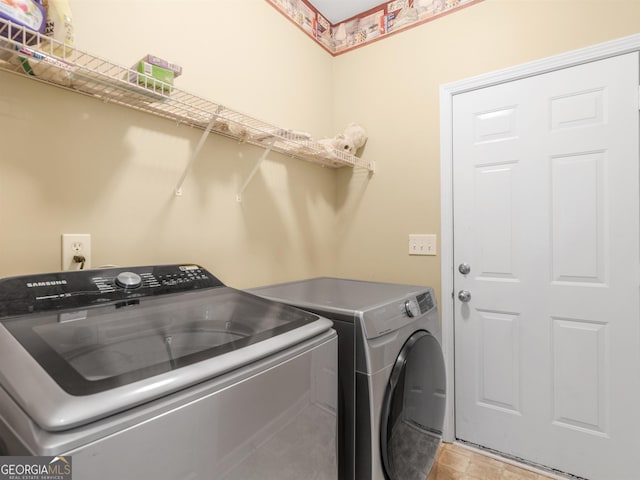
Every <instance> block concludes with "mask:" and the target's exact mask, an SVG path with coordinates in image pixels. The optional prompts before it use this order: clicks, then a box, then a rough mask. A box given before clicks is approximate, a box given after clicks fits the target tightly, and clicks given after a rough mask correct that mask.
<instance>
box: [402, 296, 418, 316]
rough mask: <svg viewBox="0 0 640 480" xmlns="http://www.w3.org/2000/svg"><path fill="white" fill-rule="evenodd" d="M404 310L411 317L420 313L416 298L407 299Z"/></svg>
mask: <svg viewBox="0 0 640 480" xmlns="http://www.w3.org/2000/svg"><path fill="white" fill-rule="evenodd" d="M404 311H405V312H406V313H407V315H408V316H409V317H411V318H413V317H417V316H418V315H420V308H419V307H418V304H417V303H416V302H415V300H407V301H406V302H404Z"/></svg>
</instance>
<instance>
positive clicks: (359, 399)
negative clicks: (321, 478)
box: [251, 277, 446, 480]
mask: <svg viewBox="0 0 640 480" xmlns="http://www.w3.org/2000/svg"><path fill="white" fill-rule="evenodd" d="M251 292H252V293H255V294H256V295H260V296H263V297H265V298H268V299H271V300H275V301H279V302H283V303H286V304H288V305H293V306H296V307H299V308H302V309H304V310H306V311H309V312H313V313H316V314H319V315H322V316H324V317H326V318H329V319H331V320H333V323H334V328H335V330H336V331H337V332H338V378H339V382H338V384H339V389H338V391H339V394H338V399H339V401H338V425H339V426H338V431H339V432H338V471H339V478H340V479H341V480H384V479H386V480H424V479H425V478H426V477H427V475H428V473H429V471H430V470H431V467H432V465H433V462H434V459H435V456H436V453H437V450H438V447H439V445H440V443H441V439H442V425H443V421H444V414H445V403H446V402H445V400H446V393H445V367H444V358H443V354H442V348H441V328H440V321H439V318H438V309H437V306H436V301H435V296H434V293H433V290H432V289H431V288H429V287H421V286H412V285H398V284H391V283H379V282H365V281H358V280H349V279H339V278H326V277H323V278H313V279H309V280H303V281H299V282H291V283H285V284H279V285H272V286H266V287H259V288H255V289H252V290H251Z"/></svg>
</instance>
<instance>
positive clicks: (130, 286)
mask: <svg viewBox="0 0 640 480" xmlns="http://www.w3.org/2000/svg"><path fill="white" fill-rule="evenodd" d="M215 287H224V284H223V283H222V282H221V281H220V280H218V279H217V278H216V277H214V276H213V275H212V274H211V273H209V272H208V271H207V270H205V269H204V268H202V267H201V266H199V265H193V264H184V265H154V266H143V267H122V268H107V269H97V270H73V271H64V272H54V273H42V274H36V275H24V276H19V277H9V278H3V279H0V318H6V317H10V316H15V315H26V314H31V313H38V312H46V311H52V310H62V309H78V308H86V307H91V306H95V305H103V304H106V303H109V302H116V306H118V305H123V306H124V305H130V304H132V303H135V302H136V301H139V299H140V298H141V297H148V296H157V295H166V294H171V293H181V292H187V291H190V290H197V289H202V288H215Z"/></svg>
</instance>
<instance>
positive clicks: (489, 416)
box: [453, 53, 640, 480]
mask: <svg viewBox="0 0 640 480" xmlns="http://www.w3.org/2000/svg"><path fill="white" fill-rule="evenodd" d="M638 66H639V61H638V54H637V53H631V54H627V55H622V56H618V57H613V58H609V59H606V60H601V61H598V62H592V63H589V64H585V65H581V66H578V67H573V68H568V69H563V70H558V71H555V72H551V73H546V74H543V75H538V76H534V77H529V78H525V79H521V80H517V81H513V82H509V83H505V84H501V85H496V86H493V87H488V88H484V89H482V90H476V91H472V92H468V93H464V94H459V95H456V96H454V98H453V190H454V262H455V265H456V269H457V265H458V264H460V263H463V262H464V263H468V264H469V265H470V266H471V272H470V273H469V274H467V275H463V274H460V273H458V272H457V271H456V274H455V291H456V293H457V292H458V291H460V290H467V291H469V292H470V293H471V300H470V301H469V302H468V303H463V302H459V301H456V307H455V312H454V313H455V378H456V436H457V437H458V438H461V439H463V440H466V441H469V442H472V443H476V444H479V445H482V446H485V447H488V448H492V449H495V450H498V451H501V452H504V453H507V454H510V455H514V456H517V457H521V458H524V459H526V460H529V461H531V462H534V463H539V464H542V465H546V466H549V467H552V468H555V469H558V470H561V471H565V472H568V473H572V474H574V475H579V476H583V477H585V478H591V479H594V480H596V479H602V480H611V479H612V478H613V477H611V475H612V472H615V474H616V475H617V476H616V477H615V478H616V479H618V478H619V479H621V480H624V479H627V478H636V477H635V476H636V475H637V466H636V464H635V463H636V462H635V458H634V455H635V449H634V448H632V447H633V445H634V443H635V442H636V439H635V437H636V432H637V431H638V430H639V429H640V421H639V414H638V413H637V411H638V410H640V409H639V408H638V405H640V373H639V372H640V328H639V324H640V308H639V305H640V296H639V292H638V286H639V279H640V255H639V243H640V235H639V217H640V211H639V208H638V204H639V185H638V184H639V175H640V173H639V169H638V149H639V145H640V143H639V140H638V83H639V82H638V68H639V67H638Z"/></svg>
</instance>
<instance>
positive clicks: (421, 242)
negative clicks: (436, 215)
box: [409, 234, 436, 255]
mask: <svg viewBox="0 0 640 480" xmlns="http://www.w3.org/2000/svg"><path fill="white" fill-rule="evenodd" d="M409 255H436V236H435V235H433V234H428V235H425V234H411V235H409Z"/></svg>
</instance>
